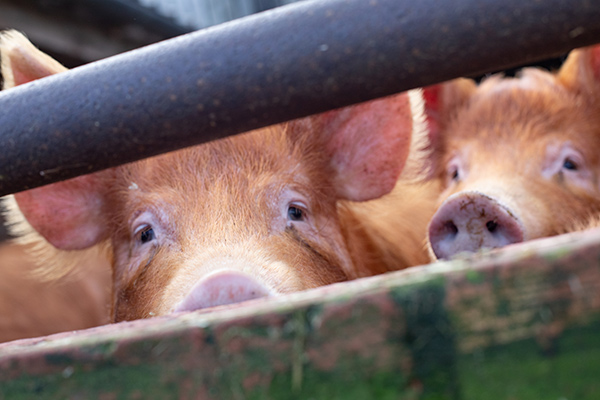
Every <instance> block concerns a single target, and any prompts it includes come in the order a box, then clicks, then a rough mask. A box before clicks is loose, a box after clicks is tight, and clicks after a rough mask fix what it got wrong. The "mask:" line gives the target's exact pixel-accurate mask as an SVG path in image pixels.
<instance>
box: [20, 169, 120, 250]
mask: <svg viewBox="0 0 600 400" xmlns="http://www.w3.org/2000/svg"><path fill="white" fill-rule="evenodd" d="M103 188H104V185H103V184H102V181H101V178H100V176H99V174H98V173H97V174H92V175H86V176H80V177H78V178H75V179H70V180H68V181H64V182H58V183H54V184H51V185H47V186H43V187H40V188H36V189H31V190H27V191H25V192H21V193H16V194H15V195H14V196H15V200H16V201H17V204H18V205H19V209H20V210H21V212H22V213H23V215H24V216H25V218H26V219H27V221H28V222H29V224H30V225H31V226H32V227H33V228H34V229H35V230H36V231H37V232H38V233H40V234H41V235H42V236H43V237H44V238H45V239H46V240H47V241H48V242H50V243H51V244H52V245H53V246H54V247H56V248H59V249H63V250H80V249H85V248H87V247H91V246H93V245H95V244H96V243H98V242H100V241H101V240H103V239H105V237H106V234H107V232H108V230H107V226H106V221H105V218H103V214H102V211H103V209H104V198H103V196H102V193H103V192H104V190H103Z"/></svg>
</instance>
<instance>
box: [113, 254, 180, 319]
mask: <svg viewBox="0 0 600 400" xmlns="http://www.w3.org/2000/svg"><path fill="white" fill-rule="evenodd" d="M138 250H139V249H138ZM145 250H146V251H144V252H143V253H142V254H138V255H137V256H136V255H133V253H135V251H134V252H132V251H130V250H129V248H128V247H126V248H121V249H120V251H118V252H117V258H116V260H117V261H116V262H115V273H114V279H115V291H114V293H115V307H114V308H115V318H116V321H117V322H118V321H123V320H132V319H138V318H148V317H152V316H156V315H161V314H163V313H164V312H162V311H161V310H162V308H164V307H162V301H161V300H160V298H161V296H160V293H161V292H162V291H163V290H164V289H162V288H165V287H166V286H167V285H168V283H169V282H170V281H171V280H172V278H173V276H174V275H175V274H176V273H177V271H178V269H179V266H180V265H181V264H182V263H181V261H180V260H177V259H175V258H176V257H173V255H171V254H168V253H167V252H165V251H164V249H163V250H160V251H159V248H158V247H154V248H148V249H145Z"/></svg>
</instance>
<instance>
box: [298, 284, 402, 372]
mask: <svg viewBox="0 0 600 400" xmlns="http://www.w3.org/2000/svg"><path fill="white" fill-rule="evenodd" d="M313 321H314V323H315V328H316V332H318V333H316V334H314V335H312V336H311V337H310V338H309V339H308V340H307V356H308V359H309V360H310V362H311V364H312V365H313V366H314V368H317V369H320V370H323V371H329V370H332V369H334V368H335V367H336V365H337V364H338V363H339V361H340V359H342V358H344V357H348V356H351V357H357V358H362V359H372V360H373V362H374V365H375V368H384V369H385V368H388V367H389V366H390V365H393V364H395V363H397V362H398V359H399V358H401V357H402V355H401V354H398V353H397V352H394V351H389V347H390V346H389V344H390V342H389V341H390V340H392V339H391V337H400V336H401V335H402V329H403V323H402V321H403V318H402V314H401V311H400V310H399V309H398V308H397V307H395V306H394V304H393V301H392V300H391V299H389V298H387V297H382V296H373V297H370V298H366V299H361V300H356V301H351V302H348V303H344V304H339V305H332V306H331V307H328V308H327V309H326V310H324V312H323V313H322V314H321V315H319V316H318V317H317V318H315V319H313ZM358 321H360V323H358ZM331 337H336V338H337V340H334V341H330V340H329V338H331Z"/></svg>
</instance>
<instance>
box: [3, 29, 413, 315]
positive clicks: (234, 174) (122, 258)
mask: <svg viewBox="0 0 600 400" xmlns="http://www.w3.org/2000/svg"><path fill="white" fill-rule="evenodd" d="M0 51H1V52H2V59H3V73H5V74H6V76H11V77H12V78H11V79H7V80H5V83H6V87H10V86H11V85H19V84H22V83H25V82H28V81H31V80H34V79H37V78H41V77H43V76H46V75H50V74H53V73H56V72H60V71H62V70H64V68H62V67H60V66H59V65H57V64H56V62H54V61H53V60H49V59H48V58H47V56H45V55H43V54H42V53H40V52H39V51H38V50H37V49H35V48H34V47H33V46H32V45H31V43H29V42H28V41H27V40H26V39H25V38H24V37H23V36H21V35H20V34H17V33H15V32H9V33H5V34H4V35H3V37H2V42H1V48H0ZM412 123H413V119H412V112H411V104H410V102H409V96H408V95H407V94H400V95H396V96H392V97H388V98H385V99H380V100H376V101H372V102H369V103H364V104H360V105H357V106H353V107H348V108H345V109H341V110H336V111H332V112H328V113H325V114H322V115H318V116H313V117H308V118H304V119H300V120H297V121H294V122H291V123H286V124H281V125H277V126H273V127H269V128H265V129H260V130H257V131H253V132H249V133H246V134H242V135H238V136H235V137H231V138H227V139H224V140H220V141H215V142H211V143H207V144H204V145H200V146H195V147H192V148H188V149H184V150H180V151H176V152H172V153H168V154H164V155H161V156H157V157H153V158H150V159H146V160H142V161H139V162H135V163H131V164H127V165H123V166H120V167H117V168H112V169H109V170H105V171H101V172H97V173H94V174H91V175H87V176H82V177H78V178H75V179H71V180H68V181H64V182H59V183H55V184H51V185H48V186H44V187H40V188H36V189H32V190H29V191H25V192H21V193H17V194H15V195H14V200H15V201H16V205H18V209H19V210H20V212H21V213H22V216H23V217H24V218H25V220H26V221H27V223H28V224H30V226H31V227H32V228H33V230H34V231H35V232H36V234H38V236H37V237H38V238H39V240H40V241H43V243H45V245H47V246H52V247H53V248H55V249H58V250H57V251H54V252H53V254H54V255H53V257H58V259H59V262H55V263H54V264H57V265H62V266H61V267H62V268H66V266H65V265H64V263H62V264H61V262H60V259H61V258H60V257H62V254H68V253H69V252H81V251H86V249H90V248H96V247H102V248H105V249H106V253H107V255H108V257H109V259H111V260H112V264H113V281H114V282H113V285H114V301H113V319H114V320H115V321H120V320H130V319H136V318H145V317H149V316H154V315H162V314H167V313H170V312H174V311H184V310H194V309H200V308H207V307H212V306H218V305H222V304H229V303H234V302H240V301H244V300H248V299H252V298H257V297H264V296H271V295H277V294H280V293H289V292H294V291H299V290H304V289H308V288H313V287H317V286H321V285H326V284H330V283H333V282H340V281H344V280H346V279H349V278H354V277H357V276H359V275H361V273H359V272H357V271H360V270H364V266H361V265H357V264H358V263H359V262H360V261H359V260H356V259H354V258H353V257H352V256H351V255H350V252H349V248H351V247H353V246H354V244H353V240H357V239H356V238H357V237H360V235H352V237H351V238H350V237H349V236H348V235H346V234H345V232H346V231H347V229H344V228H347V224H349V223H352V218H350V217H349V216H348V212H347V210H346V212H344V213H343V214H341V213H340V212H339V211H338V208H339V203H341V202H343V201H352V202H362V201H367V200H371V199H375V198H378V197H381V196H383V195H385V194H386V193H388V192H390V191H391V190H392V189H393V188H394V186H395V184H396V181H397V178H398V176H399V174H400V172H401V170H402V168H403V166H404V164H405V162H406V160H407V157H408V153H409V147H410V143H411V130H412ZM21 222H22V223H24V222H25V221H24V220H23V221H21ZM361 268H362V269H361Z"/></svg>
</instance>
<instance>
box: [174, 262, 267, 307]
mask: <svg viewBox="0 0 600 400" xmlns="http://www.w3.org/2000/svg"><path fill="white" fill-rule="evenodd" d="M272 294H273V293H272V291H271V290H270V289H268V288H267V287H266V286H265V285H263V284H262V283H260V282H258V281H257V280H256V279H254V278H253V277H252V276H250V275H248V274H245V273H243V272H241V271H233V270H217V271H215V272H213V273H211V274H209V275H207V276H205V277H203V278H202V279H201V280H200V281H199V282H197V283H196V284H195V285H194V287H193V288H192V290H191V291H190V293H189V294H188V295H187V296H186V297H185V298H184V299H183V301H182V302H181V303H179V304H178V305H177V306H175V308H174V309H173V311H174V312H177V311H192V310H199V309H202V308H209V307H216V306H223V305H227V304H234V303H240V302H242V301H247V300H252V299H258V298H261V297H268V296H270V295H272Z"/></svg>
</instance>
